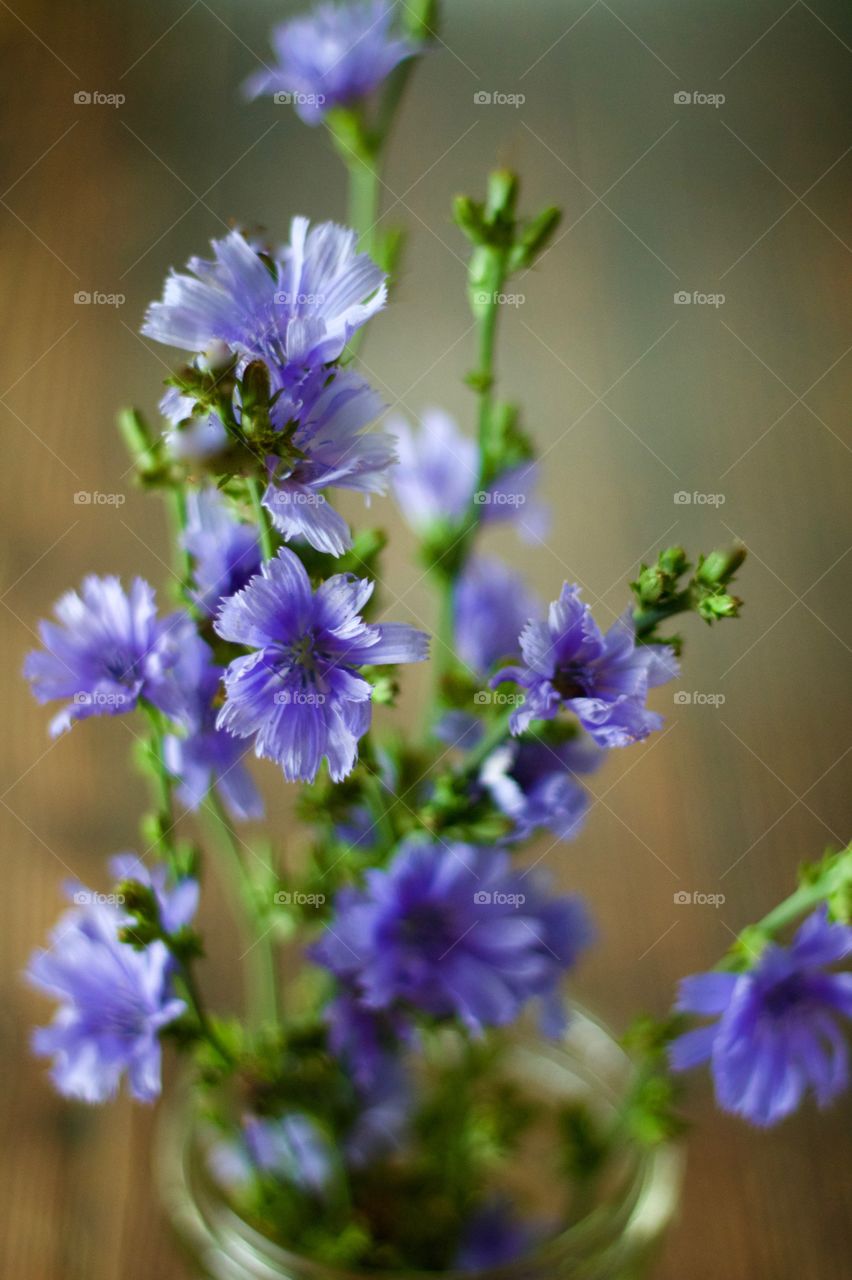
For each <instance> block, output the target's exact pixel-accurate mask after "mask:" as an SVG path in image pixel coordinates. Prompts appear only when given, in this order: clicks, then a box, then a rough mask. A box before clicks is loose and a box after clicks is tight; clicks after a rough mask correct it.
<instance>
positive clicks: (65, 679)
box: [24, 576, 194, 734]
mask: <svg viewBox="0 0 852 1280" xmlns="http://www.w3.org/2000/svg"><path fill="white" fill-rule="evenodd" d="M54 612H55V614H56V617H57V619H58V624H59V625H57V623H54V622H42V623H41V624H40V625H39V634H40V636H41V640H42V643H43V645H44V649H43V650H35V651H33V652H32V653H30V654H28V655H27V658H26V661H25V663H24V675H25V676H26V678H27V679H28V680H29V681H30V683H31V685H32V691H33V694H34V695H35V697H36V698H37V699H38V701H39V702H50V701H53V700H54V699H57V698H63V699H70V701H69V703H68V705H67V706H66V707H64V708H63V709H62V711H60V712H59V714H58V715H56V716H55V717H54V719H53V721H52V722H51V726H50V730H51V733H53V734H57V733H62V732H63V731H64V730H66V729H69V728H70V727H71V725H72V724H73V723H74V721H75V720H85V719H87V718H88V717H89V716H99V715H120V714H122V713H123V712H125V711H132V710H133V708H134V707H135V706H136V705H137V703H138V702H139V700H140V698H144V699H146V700H147V701H148V702H151V703H153V704H154V706H157V707H159V708H160V709H161V710H163V711H165V712H167V713H169V714H173V713H174V712H175V710H176V708H177V707H178V705H179V703H180V695H179V691H178V689H177V687H176V685H175V683H174V681H173V680H172V679H171V672H172V669H173V667H174V666H175V664H176V662H177V660H178V656H179V654H180V652H181V649H182V646H183V645H184V644H185V643H186V641H187V638H188V637H189V636H190V635H194V629H193V626H192V622H191V620H190V619H189V618H188V617H187V616H186V615H185V614H173V615H172V616H171V617H168V618H158V617H157V607H156V603H155V598H154V589H153V587H151V586H149V585H148V583H147V582H144V581H143V580H142V579H141V578H136V579H135V580H134V582H133V584H132V586H131V588H130V591H129V592H127V593H126V592H125V591H124V590H123V588H122V586H121V583H120V582H119V580H118V578H112V577H109V578H97V577H94V576H92V577H88V578H86V579H84V581H83V588H82V593H81V594H80V595H78V594H77V592H76V591H69V592H67V593H66V594H65V595H64V596H61V597H60V599H59V600H58V601H57V604H56V606H55V610H54Z"/></svg>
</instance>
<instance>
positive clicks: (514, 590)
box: [453, 557, 541, 675]
mask: <svg viewBox="0 0 852 1280" xmlns="http://www.w3.org/2000/svg"><path fill="white" fill-rule="evenodd" d="M453 610H454V622H455V627H454V630H455V641H456V652H457V653H458V656H459V657H460V658H461V660H462V662H464V663H466V665H467V666H468V667H470V668H471V670H472V671H474V672H476V674H477V675H485V674H486V673H487V672H488V671H489V670H490V669H491V667H492V666H493V665H494V663H495V662H497V661H498V660H499V659H501V658H503V659H506V658H511V657H513V656H514V655H515V654H517V653H518V652H519V650H520V639H519V637H520V634H521V631H522V630H523V628H524V626H525V624H526V623H527V622H529V620H530V619H531V618H534V617H536V616H538V615H539V614H540V613H541V605H540V603H539V601H538V599H537V598H536V596H535V595H534V594H533V593H532V592H531V591H530V590H529V588H528V587H527V585H526V581H525V579H524V578H523V577H522V575H521V574H519V573H517V572H516V571H515V570H514V569H510V568H509V567H508V566H507V565H504V564H502V563H501V562H500V561H499V560H493V559H489V558H486V557H474V558H473V559H471V560H469V561H468V563H467V565H466V566H465V568H464V570H463V571H462V573H461V575H460V577H459V578H458V581H457V582H456V585H455V590H454V595H453Z"/></svg>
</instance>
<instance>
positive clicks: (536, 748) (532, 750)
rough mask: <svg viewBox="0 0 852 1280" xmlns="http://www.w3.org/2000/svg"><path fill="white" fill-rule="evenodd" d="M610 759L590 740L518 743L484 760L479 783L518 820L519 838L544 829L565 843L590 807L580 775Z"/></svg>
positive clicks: (576, 831) (515, 832)
mask: <svg viewBox="0 0 852 1280" xmlns="http://www.w3.org/2000/svg"><path fill="white" fill-rule="evenodd" d="M605 758H606V751H604V750H603V749H602V748H601V747H598V746H596V745H595V743H594V742H592V741H591V739H589V738H587V737H578V738H570V739H569V740H568V741H567V742H553V743H551V742H546V741H544V740H542V739H538V738H532V737H530V738H522V739H514V740H513V741H511V742H507V743H506V744H505V745H504V746H502V747H498V748H497V750H496V751H494V752H492V754H491V755H490V756H489V757H488V758H487V760H485V761H484V763H483V765H482V768H481V769H480V772H479V783H480V785H481V786H483V787H485V789H486V790H487V791H488V792H489V794H490V795H491V798H492V799H493V801H494V803H495V804H496V805H497V808H498V809H500V810H501V812H503V813H505V814H506V816H507V817H509V818H511V819H512V821H513V822H514V824H515V826H514V830H513V832H512V839H513V840H525V839H527V838H529V837H530V836H532V835H534V834H535V832H536V831H538V830H540V829H541V828H542V827H546V828H547V829H548V830H550V831H552V832H553V834H554V835H555V836H556V837H557V838H558V839H560V840H573V839H574V838H575V837H576V836H577V835H579V833H580V830H581V828H582V826H583V823H584V821H585V818H586V812H587V810H588V808H589V795H588V792H587V791H586V789H585V788H584V787H583V786H582V785H581V784H580V782H579V781H578V779H577V775H578V774H583V773H591V772H593V771H594V770H595V769H598V768H599V767H600V765H601V764H602V763H603V761H604V759H605Z"/></svg>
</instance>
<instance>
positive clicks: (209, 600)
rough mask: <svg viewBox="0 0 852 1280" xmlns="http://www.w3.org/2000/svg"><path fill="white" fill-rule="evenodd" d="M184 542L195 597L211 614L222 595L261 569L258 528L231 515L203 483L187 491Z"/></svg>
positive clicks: (241, 585) (213, 491)
mask: <svg viewBox="0 0 852 1280" xmlns="http://www.w3.org/2000/svg"><path fill="white" fill-rule="evenodd" d="M186 506H187V520H186V531H185V533H184V538H183V544H184V546H185V548H186V550H187V551H188V552H189V554H190V555H191V556H192V560H193V578H194V580H195V598H196V601H197V603H198V606H199V608H201V609H202V610H203V611H204V612H205V613H206V614H214V613H215V612H216V610H217V609H218V607H219V601H220V600H221V599H222V597H223V596H232V595H233V594H234V593H235V592H236V591H239V590H240V589H241V588H242V587H244V586H245V585H246V583H247V582H248V580H249V578H251V577H252V575H253V574H255V573H257V571H258V569H259V568H260V546H259V545H258V540H257V530H256V529H255V528H254V527H253V526H252V525H247V524H241V523H240V522H239V521H238V520H235V519H234V518H233V516H232V515H231V514H230V512H229V510H228V507H227V504H226V502H225V499H224V498H223V497H222V495H221V493H219V491H218V490H217V489H214V488H212V487H210V486H206V487H205V488H203V489H190V491H189V493H188V494H187V500H186Z"/></svg>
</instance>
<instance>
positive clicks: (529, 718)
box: [492, 583, 678, 747]
mask: <svg viewBox="0 0 852 1280" xmlns="http://www.w3.org/2000/svg"><path fill="white" fill-rule="evenodd" d="M521 652H522V654H523V657H524V664H525V665H524V666H523V667H506V668H504V669H503V670H502V671H500V672H498V673H497V675H496V676H495V677H494V679H493V681H492V684H498V683H500V682H501V681H504V680H514V681H516V682H517V683H518V684H520V685H522V686H523V687H524V688H525V689H526V697H525V698H524V701H523V703H522V705H521V706H520V707H518V708H517V709H516V710H515V711H514V712H513V713H512V718H511V728H512V732H513V733H515V734H519V733H523V732H524V730H525V729H527V728H528V727H529V726H530V724H531V723H532V722H533V720H552V719H553V718H554V716H556V715H557V713H558V712H559V711H560V710H561V709H562V708H563V707H565V708H567V709H568V710H569V711H572V712H573V713H574V715H576V716H577V718H578V719H579V721H580V723H581V725H582V726H583V728H584V729H585V730H586V732H587V733H588V734H589V735H590V736H591V737H592V738H593V739H594V740H595V742H597V743H598V744H599V745H600V746H602V747H624V746H627V745H628V744H629V743H631V742H638V741H640V740H641V739H642V738H646V737H647V736H648V734H649V733H651V732H652V731H653V730H654V729H659V728H660V727H661V725H662V723H663V720H662V716H659V715H657V714H656V713H655V712H653V711H648V709H647V708H646V706H645V702H646V699H647V696H648V691H649V689H651V688H652V687H654V686H655V685H658V684H664V683H665V682H666V681H667V680H671V679H673V678H674V676H676V675H677V671H678V667H677V663H676V661H675V657H674V654H673V653H672V651H671V650H670V649H668V648H666V647H665V646H662V645H637V643H636V634H635V631H634V628H633V622H632V619H631V616H630V614H629V613H627V614H625V615H624V616H623V617H621V618H620V619H619V620H618V621H617V622H615V623H614V624H613V625H612V627H610V629H609V631H608V632H607V633H606V634H605V635H604V634H603V633H602V632H601V631H600V629H599V628H598V625H597V623H596V622H595V620H594V618H593V617H592V614H591V610H590V609H589V607H588V605H585V604H583V602H582V601H581V599H580V588H579V587H569V586H568V584H567V583H566V584H565V586H564V587H563V588H562V594H561V596H560V597H559V599H558V600H557V601H555V602H554V603H553V604H551V606H550V609H549V611H548V615H547V620H546V621H544V622H536V621H533V622H528V623H527V625H526V626H525V627H524V630H523V632H522V633H521Z"/></svg>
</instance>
